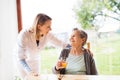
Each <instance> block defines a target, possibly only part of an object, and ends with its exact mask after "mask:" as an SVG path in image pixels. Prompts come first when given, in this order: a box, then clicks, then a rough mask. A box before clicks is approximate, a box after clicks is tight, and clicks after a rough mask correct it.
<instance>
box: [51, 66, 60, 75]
mask: <svg viewBox="0 0 120 80" xmlns="http://www.w3.org/2000/svg"><path fill="white" fill-rule="evenodd" d="M52 72H53V73H54V74H60V70H56V67H55V66H54V67H53V68H52Z"/></svg>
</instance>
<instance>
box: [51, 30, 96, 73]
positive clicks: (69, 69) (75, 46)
mask: <svg viewBox="0 0 120 80" xmlns="http://www.w3.org/2000/svg"><path fill="white" fill-rule="evenodd" d="M86 41H87V33H86V32H84V31H83V30H79V29H78V28H74V29H73V32H72V35H71V37H70V44H71V48H66V49H63V50H62V51H61V55H60V57H59V59H62V60H59V61H58V62H57V63H56V65H55V67H54V68H53V73H55V74H74V75H97V74H98V73H97V69H96V66H95V61H94V59H93V57H92V55H91V54H89V52H88V51H87V50H86V49H85V48H84V45H85V43H86ZM63 60H64V61H63ZM63 62H66V63H67V66H66V67H64V65H63Z"/></svg>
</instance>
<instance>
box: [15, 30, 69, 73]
mask: <svg viewBox="0 0 120 80" xmlns="http://www.w3.org/2000/svg"><path fill="white" fill-rule="evenodd" d="M47 42H51V43H53V44H54V45H56V46H59V47H61V48H65V47H66V45H67V44H66V43H64V42H62V41H60V40H58V39H57V38H56V37H54V35H53V34H52V33H48V34H47V35H46V36H43V37H42V38H41V39H40V42H39V46H37V43H36V39H35V31H30V30H29V29H24V30H22V31H21V32H20V33H19V35H18V40H17V47H16V54H17V60H18V61H19V60H21V59H25V61H26V62H27V64H28V65H29V67H30V69H31V70H33V71H34V72H36V73H39V71H40V70H39V69H40V62H39V61H40V54H39V53H40V51H41V50H42V49H43V48H44V46H45V45H46V43H47ZM18 63H19V62H18ZM18 67H19V69H20V71H21V72H22V75H26V72H25V69H24V68H23V67H22V66H21V65H20V64H18Z"/></svg>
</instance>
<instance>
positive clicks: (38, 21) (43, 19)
mask: <svg viewBox="0 0 120 80" xmlns="http://www.w3.org/2000/svg"><path fill="white" fill-rule="evenodd" d="M48 20H52V18H51V17H49V16H48V15H46V14H43V13H39V14H37V16H36V17H35V19H34V22H33V25H32V27H31V28H30V31H36V32H38V31H39V29H38V27H37V25H38V24H39V25H41V26H42V25H44V24H45V22H46V21H48Z"/></svg>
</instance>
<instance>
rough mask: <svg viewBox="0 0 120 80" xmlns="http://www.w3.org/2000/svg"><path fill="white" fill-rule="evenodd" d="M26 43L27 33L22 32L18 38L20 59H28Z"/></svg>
mask: <svg viewBox="0 0 120 80" xmlns="http://www.w3.org/2000/svg"><path fill="white" fill-rule="evenodd" d="M26 42H27V38H26V36H25V32H23V31H21V32H20V33H19V35H18V38H17V50H16V51H17V56H18V59H19V60H21V59H26V54H25V53H26Z"/></svg>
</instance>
